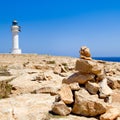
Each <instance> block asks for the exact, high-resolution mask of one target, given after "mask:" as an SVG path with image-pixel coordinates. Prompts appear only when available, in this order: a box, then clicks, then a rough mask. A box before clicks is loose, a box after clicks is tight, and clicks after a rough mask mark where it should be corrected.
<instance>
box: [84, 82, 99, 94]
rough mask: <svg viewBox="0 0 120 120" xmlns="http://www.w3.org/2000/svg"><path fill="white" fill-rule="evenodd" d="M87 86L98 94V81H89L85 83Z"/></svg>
mask: <svg viewBox="0 0 120 120" xmlns="http://www.w3.org/2000/svg"><path fill="white" fill-rule="evenodd" d="M85 88H86V89H87V90H88V91H89V93H91V94H93V95H95V94H97V92H98V90H99V88H100V86H99V85H98V84H97V83H93V82H90V81H88V82H87V83H86V84H85Z"/></svg>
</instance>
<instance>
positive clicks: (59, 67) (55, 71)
mask: <svg viewBox="0 0 120 120" xmlns="http://www.w3.org/2000/svg"><path fill="white" fill-rule="evenodd" d="M54 73H55V74H60V73H61V66H60V65H56V66H55V67H54Z"/></svg>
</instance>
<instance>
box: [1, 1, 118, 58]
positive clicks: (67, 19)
mask: <svg viewBox="0 0 120 120" xmlns="http://www.w3.org/2000/svg"><path fill="white" fill-rule="evenodd" d="M14 19H16V20H17V21H18V22H19V25H20V26H21V29H22V32H21V33H20V34H19V35H20V40H19V42H20V48H21V49H22V51H23V53H39V54H49V55H60V56H74V57H78V56H79V49H80V47H81V46H83V45H86V46H88V47H89V48H90V50H91V54H92V56H120V1H119V0H9V1H8V0H1V3H0V53H9V52H10V51H11V48H12V36H11V31H10V29H11V28H10V27H11V23H12V20H14Z"/></svg>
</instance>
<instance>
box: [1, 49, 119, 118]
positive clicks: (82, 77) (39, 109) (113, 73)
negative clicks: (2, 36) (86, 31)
mask: <svg viewBox="0 0 120 120" xmlns="http://www.w3.org/2000/svg"><path fill="white" fill-rule="evenodd" d="M84 49H86V48H83V49H82V50H83V53H82V52H81V51H80V54H81V56H82V57H81V58H71V57H61V56H49V55H37V54H21V55H12V54H1V55H0V98H1V99H0V120H119V119H120V63H115V62H105V61H96V60H93V59H92V58H91V55H90V54H88V53H89V50H88V49H86V51H87V50H88V52H87V55H85V56H84Z"/></svg>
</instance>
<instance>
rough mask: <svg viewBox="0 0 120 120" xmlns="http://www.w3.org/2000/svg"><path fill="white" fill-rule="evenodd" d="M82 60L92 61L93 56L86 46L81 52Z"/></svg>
mask: <svg viewBox="0 0 120 120" xmlns="http://www.w3.org/2000/svg"><path fill="white" fill-rule="evenodd" d="M79 53H80V58H81V59H85V60H91V59H92V58H91V54H90V49H89V48H88V47H86V46H82V47H81V49H80V51H79Z"/></svg>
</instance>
